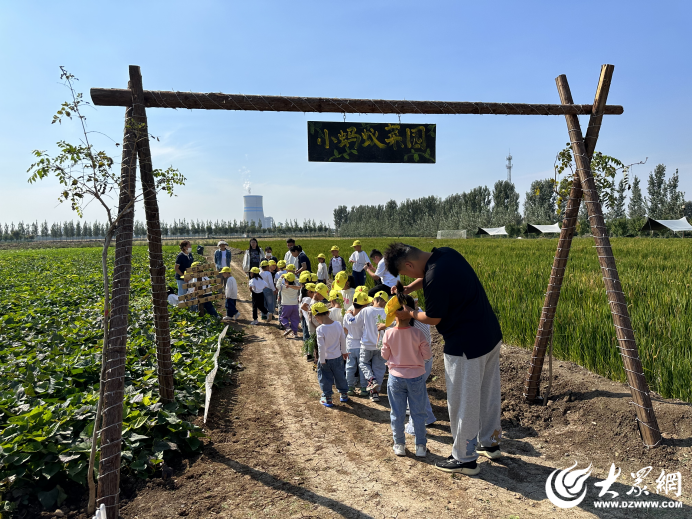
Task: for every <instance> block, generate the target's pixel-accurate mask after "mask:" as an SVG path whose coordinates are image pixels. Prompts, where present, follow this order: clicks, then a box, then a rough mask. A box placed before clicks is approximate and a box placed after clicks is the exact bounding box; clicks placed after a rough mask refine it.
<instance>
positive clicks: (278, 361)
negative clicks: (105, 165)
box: [121, 266, 691, 518]
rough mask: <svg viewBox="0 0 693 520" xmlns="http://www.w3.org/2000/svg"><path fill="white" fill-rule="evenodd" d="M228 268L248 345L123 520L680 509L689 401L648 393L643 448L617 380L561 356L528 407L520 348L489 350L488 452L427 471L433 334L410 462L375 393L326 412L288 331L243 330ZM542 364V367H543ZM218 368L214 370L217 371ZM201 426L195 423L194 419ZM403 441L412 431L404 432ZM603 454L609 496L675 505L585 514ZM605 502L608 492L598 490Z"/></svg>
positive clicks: (130, 496)
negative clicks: (494, 356) (193, 445)
mask: <svg viewBox="0 0 693 520" xmlns="http://www.w3.org/2000/svg"><path fill="white" fill-rule="evenodd" d="M234 268H235V271H236V272H235V273H234V275H235V277H236V279H237V281H238V285H239V309H240V312H241V314H242V320H241V321H240V322H239V323H238V324H235V325H234V326H236V327H241V328H244V329H245V330H246V333H247V341H246V342H245V343H244V345H243V349H242V350H241V351H240V354H239V361H240V362H241V363H242V365H243V366H244V367H245V369H244V370H242V371H239V372H236V373H234V374H233V376H232V379H231V382H230V383H229V384H228V385H227V386H225V387H223V388H221V389H219V390H215V393H214V395H213V398H212V405H211V411H210V417H209V419H208V422H207V424H206V425H205V430H206V432H207V435H208V437H207V439H206V440H205V445H204V451H203V453H202V454H201V455H199V456H198V457H196V458H194V459H191V460H186V461H183V463H182V464H181V465H180V466H179V467H178V468H176V471H175V473H174V476H173V478H172V479H169V480H166V481H164V480H161V479H152V480H150V481H147V482H140V483H139V485H137V486H135V489H129V490H126V489H124V490H123V499H122V500H121V505H122V509H121V516H123V517H126V518H166V517H168V518H227V517H228V518H258V517H262V518H304V517H305V518H334V517H346V518H360V517H390V518H399V517H402V518H403V517H407V518H408V517H414V518H457V517H463V518H464V517H470V518H497V517H500V518H535V517H537V518H593V517H600V518H602V517H619V518H638V517H661V518H691V405H690V403H683V402H678V401H674V400H662V399H658V398H656V396H655V402H654V407H655V412H656V414H657V418H658V420H659V426H660V429H661V430H662V432H663V434H664V441H663V443H662V445H661V446H660V447H658V448H656V449H650V450H648V449H646V448H644V447H643V444H642V441H641V439H640V435H639V433H638V430H637V426H636V422H635V412H634V409H633V406H632V405H630V404H629V402H630V393H629V391H628V388H627V386H625V385H623V384H620V383H615V382H613V381H610V380H608V379H605V378H603V377H600V376H597V375H595V374H592V373H590V372H589V371H587V370H585V369H584V368H582V367H580V366H577V365H575V364H573V363H569V362H565V361H556V360H555V361H554V365H553V375H554V381H553V389H552V393H551V399H550V401H549V404H548V406H546V407H543V406H539V405H529V404H527V403H525V402H524V400H523V398H522V384H523V379H524V377H525V373H526V368H527V363H528V361H529V357H530V352H529V351H527V350H524V349H520V348H515V347H512V346H509V345H503V347H502V350H501V379H502V396H503V402H502V414H503V415H502V426H503V431H504V432H503V435H504V437H503V440H502V441H501V448H502V450H503V452H504V454H505V456H504V457H503V458H501V459H498V460H496V461H489V460H488V459H486V458H484V457H480V458H479V463H480V465H481V473H480V474H479V475H478V476H476V477H465V476H460V475H450V474H446V473H441V472H439V471H437V470H436V469H435V468H434V467H433V465H434V463H435V461H437V460H440V459H442V458H446V457H448V456H449V455H450V451H451V445H452V438H451V436H450V426H449V422H448V412H447V404H446V393H445V373H444V368H443V354H442V340H441V338H440V337H439V336H437V335H436V334H434V345H433V350H434V353H435V361H434V365H433V372H432V374H431V378H430V379H429V383H428V393H429V396H430V399H431V402H432V405H433V411H434V413H435V415H436V417H437V418H438V421H437V422H436V423H435V424H434V425H432V426H430V427H429V429H428V448H429V451H430V453H429V454H428V456H427V457H426V458H425V459H419V458H416V457H414V456H413V453H412V452H411V451H408V453H407V456H406V457H396V456H395V455H394V454H393V452H392V435H391V431H390V424H389V421H390V419H389V407H388V402H387V397H386V396H385V395H383V396H382V397H381V401H380V403H373V402H371V401H370V400H368V399H361V398H358V397H357V398H352V400H351V401H350V402H348V403H338V402H337V403H335V404H336V406H335V408H332V409H327V408H325V407H323V406H321V405H320V403H319V397H320V393H319V388H318V384H317V377H316V373H315V371H314V370H313V367H312V364H310V363H307V362H306V361H305V359H304V358H303V357H302V356H301V355H300V340H290V339H285V338H283V337H282V335H281V332H280V331H279V330H278V329H277V327H276V324H277V321H276V319H275V320H274V321H272V322H271V323H261V325H259V326H255V327H250V326H248V323H249V321H250V320H251V319H252V317H251V306H250V301H249V293H248V286H247V280H246V277H245V275H244V274H243V273H242V272H240V269H239V268H238V266H234ZM545 372H547V370H545ZM217 377H219V376H217ZM198 420H199V421H201V418H200V419H198ZM407 442H408V444H407V448H408V450H411V449H413V444H414V443H413V438H412V437H408V438H407ZM575 461H577V463H578V467H579V468H585V467H587V465H588V464H590V463H591V464H592V466H593V471H592V475H591V477H590V478H589V479H588V481H587V484H588V495H587V498H586V499H585V500H584V501H583V502H582V503H581V504H580V505H578V506H577V507H574V508H570V509H561V508H558V507H556V506H554V505H553V504H552V503H551V502H550V501H549V500H548V499H547V497H546V492H545V482H546V479H547V477H548V476H549V475H550V474H551V472H552V471H554V470H555V469H558V468H560V469H563V468H567V467H569V466H571V465H572V464H573V463H574V462H575ZM612 463H615V464H616V466H617V467H618V468H621V470H622V474H621V477H620V478H619V479H618V481H617V483H615V484H614V485H613V486H612V487H611V490H612V491H616V492H617V493H619V497H618V500H638V501H639V500H643V499H647V500H660V499H671V498H674V499H676V500H680V501H682V502H683V503H684V507H683V508H677V509H619V508H617V509H606V510H604V509H595V507H594V505H593V502H594V500H596V499H597V494H598V491H599V489H598V488H595V487H594V483H596V482H598V481H600V480H602V479H604V478H606V476H607V474H608V471H609V468H610V466H611V464H612ZM646 466H652V468H653V469H652V471H651V473H650V475H649V476H648V477H647V478H646V479H645V482H644V484H647V486H648V488H647V490H648V491H650V494H649V495H648V496H645V494H642V495H640V496H639V497H637V498H634V495H635V494H636V492H633V491H631V493H630V494H628V492H629V491H630V490H631V485H632V483H633V481H634V479H633V478H632V477H631V473H635V472H636V471H638V470H639V469H641V468H643V467H646ZM662 469H663V470H665V472H667V473H671V472H676V471H680V472H681V475H682V495H681V496H680V497H674V496H673V494H672V493H669V495H664V494H662V493H659V494H658V493H656V492H655V488H656V484H655V479H656V478H657V476H659V474H660V472H661V470H662ZM604 498H605V499H609V496H608V495H607V496H605V497H604Z"/></svg>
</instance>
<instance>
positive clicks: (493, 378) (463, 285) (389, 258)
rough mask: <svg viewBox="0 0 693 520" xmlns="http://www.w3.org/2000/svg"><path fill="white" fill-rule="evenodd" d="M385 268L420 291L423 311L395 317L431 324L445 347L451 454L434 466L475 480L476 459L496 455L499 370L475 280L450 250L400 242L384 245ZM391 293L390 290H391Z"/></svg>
mask: <svg viewBox="0 0 693 520" xmlns="http://www.w3.org/2000/svg"><path fill="white" fill-rule="evenodd" d="M385 265H386V267H387V270H388V271H389V272H390V273H391V274H392V275H393V276H397V275H398V274H403V275H405V276H409V277H410V278H415V281H414V282H412V283H411V284H409V285H408V286H407V287H405V290H404V292H405V293H407V294H409V293H411V292H412V291H416V290H418V289H423V292H424V298H425V305H426V312H418V311H417V310H416V309H410V308H409V307H405V308H404V309H403V310H400V311H399V312H398V313H397V318H398V319H402V320H408V319H410V318H414V319H415V320H418V321H421V322H422V323H426V324H428V325H435V326H436V327H437V329H438V332H440V334H441V335H442V336H443V340H444V341H445V346H444V349H443V352H444V355H445V382H446V387H447V398H448V412H449V413H450V430H451V432H452V437H453V440H454V444H453V447H452V455H451V456H450V457H449V458H448V459H447V460H446V461H439V462H437V463H436V468H437V469H439V470H441V471H446V472H450V473H463V474H465V475H476V474H477V473H479V467H478V465H477V463H476V460H477V458H478V455H479V454H482V455H484V456H486V457H488V458H493V459H495V458H498V457H500V456H501V451H500V447H499V442H500V436H501V427H500V411H501V410H500V402H501V399H500V365H499V354H500V346H501V340H502V339H503V334H502V332H501V328H500V324H499V323H498V318H497V317H496V314H495V312H494V311H493V309H492V308H491V304H490V303H489V301H488V298H487V296H486V291H484V288H483V286H482V285H481V282H480V281H479V278H478V277H477V275H476V273H475V272H474V269H472V266H471V265H469V262H467V260H465V258H464V257H463V256H462V255H461V254H460V253H458V252H457V251H455V250H454V249H451V248H449V247H440V248H434V249H433V251H431V252H430V253H427V252H424V251H421V250H420V249H418V248H416V247H413V246H408V245H406V244H403V243H401V242H395V243H392V244H390V245H389V247H388V249H387V250H386V251H385ZM393 292H395V288H393Z"/></svg>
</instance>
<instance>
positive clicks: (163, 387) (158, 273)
mask: <svg viewBox="0 0 693 520" xmlns="http://www.w3.org/2000/svg"><path fill="white" fill-rule="evenodd" d="M130 85H131V88H132V100H133V116H134V120H135V121H136V122H137V125H138V126H137V156H138V157H139V160H140V180H141V182H142V191H143V195H144V212H145V214H146V218H147V240H148V241H149V275H150V277H151V283H152V303H153V306H154V327H155V329H156V361H157V366H158V375H159V396H160V397H161V401H162V402H164V403H170V402H172V401H173V397H174V396H173V364H172V362H171V331H170V328H169V321H168V299H167V298H168V297H167V294H166V265H165V264H164V254H163V251H162V247H161V224H160V222H159V204H158V202H157V200H156V184H155V182H154V175H153V174H152V154H151V151H150V149H149V128H148V126H147V113H146V112H145V109H144V103H143V97H144V95H143V90H142V75H141V73H140V68H139V67H138V66H136V65H130Z"/></svg>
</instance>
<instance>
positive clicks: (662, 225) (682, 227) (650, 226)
mask: <svg viewBox="0 0 693 520" xmlns="http://www.w3.org/2000/svg"><path fill="white" fill-rule="evenodd" d="M667 229H668V230H670V231H675V232H676V233H680V232H682V231H688V232H689V233H690V232H691V231H693V228H691V225H690V224H689V223H688V220H686V217H681V218H680V219H679V220H655V219H653V218H648V219H647V222H645V225H644V226H643V227H642V229H641V230H640V231H662V230H667Z"/></svg>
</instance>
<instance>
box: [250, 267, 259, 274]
mask: <svg viewBox="0 0 693 520" xmlns="http://www.w3.org/2000/svg"><path fill="white" fill-rule="evenodd" d="M250 272H251V273H255V274H260V268H259V267H251V269H250Z"/></svg>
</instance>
